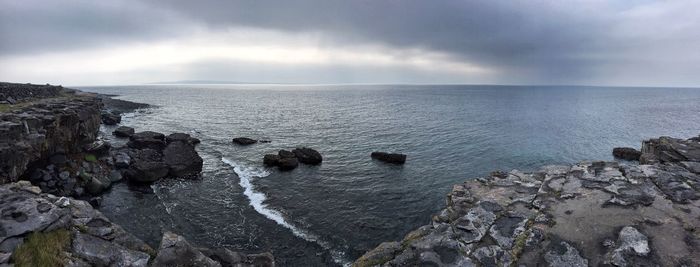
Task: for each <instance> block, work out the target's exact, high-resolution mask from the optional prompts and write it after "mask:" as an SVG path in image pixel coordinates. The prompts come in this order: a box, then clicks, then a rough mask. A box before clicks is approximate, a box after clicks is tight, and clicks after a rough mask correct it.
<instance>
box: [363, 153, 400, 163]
mask: <svg viewBox="0 0 700 267" xmlns="http://www.w3.org/2000/svg"><path fill="white" fill-rule="evenodd" d="M371 156H372V158H373V159H376V160H379V161H383V162H387V163H393V164H404V163H405V162H406V155H404V154H396V153H386V152H372V154H371Z"/></svg>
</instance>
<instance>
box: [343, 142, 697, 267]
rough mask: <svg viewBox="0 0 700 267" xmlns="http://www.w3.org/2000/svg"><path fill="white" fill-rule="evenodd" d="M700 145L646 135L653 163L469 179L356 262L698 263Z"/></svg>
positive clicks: (607, 164)
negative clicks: (436, 208) (421, 220)
mask: <svg viewBox="0 0 700 267" xmlns="http://www.w3.org/2000/svg"><path fill="white" fill-rule="evenodd" d="M698 148H700V142H698V141H697V140H696V139H692V138H691V139H687V140H683V139H671V138H664V137H662V138H659V139H651V140H649V141H645V142H644V146H643V148H642V152H643V153H646V154H649V155H650V158H653V159H654V164H651V165H649V164H644V165H636V164H626V163H618V162H603V161H596V162H581V163H578V164H573V165H561V166H545V167H542V168H541V169H540V170H538V171H534V172H520V171H517V170H513V171H510V172H493V173H492V174H491V175H489V176H487V177H482V178H477V179H472V180H469V181H467V182H464V183H462V184H458V185H455V186H454V187H453V188H452V191H451V192H450V193H449V194H448V196H447V207H446V208H445V209H443V210H442V211H441V212H439V213H438V214H436V215H435V216H433V218H432V222H431V224H429V225H426V226H422V227H420V228H418V229H416V230H414V231H412V232H410V233H408V234H407V235H406V236H405V237H404V239H403V240H401V241H399V242H387V243H382V244H381V245H379V246H378V247H377V248H375V249H373V250H371V251H369V252H367V253H365V255H363V256H362V257H360V258H359V259H357V260H356V261H355V263H354V266H422V265H431V266H478V265H483V266H540V265H544V266H600V265H614V266H639V265H645V266H683V265H685V266H698V265H700V255H699V254H697V253H696V251H697V245H696V244H699V243H700V235H698V234H697V229H700V221H698V219H697V218H700V195H699V194H700V192H699V190H700V186H699V185H700V183H698V182H699V181H700V174H699V173H698V172H697V171H696V169H694V167H693V166H696V165H695V164H696V163H699V162H700V154H698V153H697V152H698V151H700V150H697V149H698ZM669 218H672V219H669ZM669 237H671V238H669ZM681 240H682V241H681Z"/></svg>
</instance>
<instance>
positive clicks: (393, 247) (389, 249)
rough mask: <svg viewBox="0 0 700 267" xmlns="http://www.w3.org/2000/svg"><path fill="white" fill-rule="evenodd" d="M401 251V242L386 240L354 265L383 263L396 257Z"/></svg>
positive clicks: (356, 266) (357, 266)
mask: <svg viewBox="0 0 700 267" xmlns="http://www.w3.org/2000/svg"><path fill="white" fill-rule="evenodd" d="M400 251H401V243H399V242H384V243H381V244H379V246H377V247H376V248H375V249H373V250H371V251H368V252H367V253H365V254H364V255H362V257H360V258H359V259H357V260H356V261H355V263H354V264H353V266H354V267H361V266H375V265H377V264H383V263H385V262H387V261H389V260H391V259H393V258H394V257H395V255H396V254H397V253H398V252H400Z"/></svg>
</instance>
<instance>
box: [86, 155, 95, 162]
mask: <svg viewBox="0 0 700 267" xmlns="http://www.w3.org/2000/svg"><path fill="white" fill-rule="evenodd" d="M85 160H86V161H88V162H96V161H97V157H95V155H93V154H87V155H85Z"/></svg>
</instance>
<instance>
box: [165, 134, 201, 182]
mask: <svg viewBox="0 0 700 267" xmlns="http://www.w3.org/2000/svg"><path fill="white" fill-rule="evenodd" d="M163 160H164V161H165V164H167V165H168V168H170V170H169V172H168V173H169V175H170V176H172V177H196V176H199V174H200V173H201V172H202V164H203V163H204V161H203V160H202V158H201V157H200V156H199V154H198V153H197V151H196V150H195V149H194V145H192V144H190V143H188V142H177V141H174V142H171V143H170V144H168V146H167V147H166V148H165V149H164V150H163Z"/></svg>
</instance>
